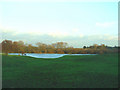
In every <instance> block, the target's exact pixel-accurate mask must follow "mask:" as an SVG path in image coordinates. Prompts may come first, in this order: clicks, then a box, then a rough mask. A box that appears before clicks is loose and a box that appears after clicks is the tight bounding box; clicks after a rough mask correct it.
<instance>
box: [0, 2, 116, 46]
mask: <svg viewBox="0 0 120 90" xmlns="http://www.w3.org/2000/svg"><path fill="white" fill-rule="evenodd" d="M88 1H89V0H86V2H82V0H74V1H73V0H70V1H68V0H65V1H63V0H62V1H60V0H58V2H56V1H55V0H51V2H50V1H48V0H45V1H42V0H40V1H38V0H34V1H33V0H30V1H28V0H21V1H20V0H18V1H17V0H16V1H15V0H10V1H9V0H5V1H3V0H1V3H0V31H1V32H0V34H2V38H1V39H0V41H2V40H4V39H9V40H13V41H14V40H17V41H18V40H23V41H24V42H25V43H31V44H35V43H36V42H43V43H46V44H50V43H54V42H58V41H65V42H68V44H69V45H72V46H74V47H83V46H84V45H86V46H89V45H93V44H95V43H96V44H106V45H109V46H115V45H118V2H117V0H114V1H113V0H109V1H111V2H107V1H108V0H104V2H101V1H99V0H98V1H99V2H97V0H93V1H94V2H88ZM90 1H92V0H90ZM105 1H106V2H105Z"/></svg>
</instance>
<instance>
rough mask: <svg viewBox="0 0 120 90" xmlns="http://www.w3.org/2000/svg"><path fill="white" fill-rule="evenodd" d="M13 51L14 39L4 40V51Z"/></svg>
mask: <svg viewBox="0 0 120 90" xmlns="http://www.w3.org/2000/svg"><path fill="white" fill-rule="evenodd" d="M11 51H12V41H11V40H4V41H2V52H4V53H6V55H8V53H10V52H11Z"/></svg>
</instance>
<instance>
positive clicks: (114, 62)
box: [2, 54, 118, 88]
mask: <svg viewBox="0 0 120 90" xmlns="http://www.w3.org/2000/svg"><path fill="white" fill-rule="evenodd" d="M2 63H3V64H2V65H3V66H2V67H3V68H2V70H3V73H2V74H3V78H2V79H3V84H2V85H3V88H117V87H118V55H117V54H106V55H95V56H92V55H91V56H64V57H61V58H57V59H40V58H33V57H27V56H13V55H11V56H5V55H3V56H2Z"/></svg>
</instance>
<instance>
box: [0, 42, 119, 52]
mask: <svg viewBox="0 0 120 90" xmlns="http://www.w3.org/2000/svg"><path fill="white" fill-rule="evenodd" d="M1 48H2V49H1ZM0 50H2V53H6V54H8V53H22V54H24V53H59V54H103V53H116V52H118V47H117V46H115V47H109V46H105V45H104V44H101V45H97V44H94V45H93V46H89V47H88V46H83V48H74V47H70V46H68V43H66V42H56V43H52V44H44V43H40V42H38V43H36V46H33V45H32V44H24V42H23V41H11V40H3V41H2V42H1V43H0Z"/></svg>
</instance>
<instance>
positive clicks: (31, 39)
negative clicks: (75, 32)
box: [0, 30, 118, 47]
mask: <svg viewBox="0 0 120 90" xmlns="http://www.w3.org/2000/svg"><path fill="white" fill-rule="evenodd" d="M0 34H2V39H0V41H1V42H2V40H5V39H8V40H12V41H18V40H22V41H24V42H25V43H28V44H33V45H35V43H37V42H42V43H46V44H51V43H54V42H58V41H64V42H67V43H68V44H69V45H70V46H74V47H83V46H84V45H86V46H90V45H93V44H105V45H111V46H115V45H118V36H114V35H109V34H108V35H90V36H88V35H86V36H83V35H82V34H80V35H79V36H72V35H69V34H68V33H64V34H63V33H61V32H57V31H56V32H51V33H48V34H47V33H46V34H37V33H34V34H30V33H18V32H15V31H9V30H8V31H5V32H2V33H0Z"/></svg>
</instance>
